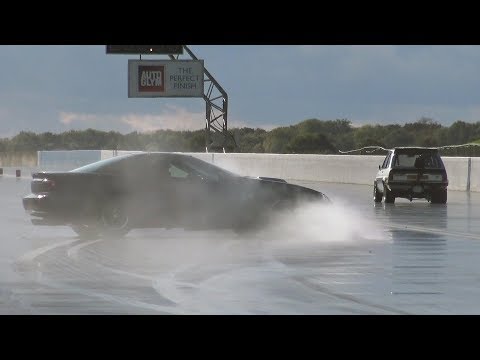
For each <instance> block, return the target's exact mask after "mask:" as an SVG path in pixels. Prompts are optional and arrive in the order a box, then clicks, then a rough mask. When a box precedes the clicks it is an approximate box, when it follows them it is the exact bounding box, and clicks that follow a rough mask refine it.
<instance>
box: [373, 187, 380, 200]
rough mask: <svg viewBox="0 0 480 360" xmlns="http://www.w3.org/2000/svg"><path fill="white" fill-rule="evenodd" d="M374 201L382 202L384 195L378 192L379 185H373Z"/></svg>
mask: <svg viewBox="0 0 480 360" xmlns="http://www.w3.org/2000/svg"><path fill="white" fill-rule="evenodd" d="M373 201H375V202H376V203H379V202H382V194H380V193H379V192H378V189H377V184H376V183H374V184H373Z"/></svg>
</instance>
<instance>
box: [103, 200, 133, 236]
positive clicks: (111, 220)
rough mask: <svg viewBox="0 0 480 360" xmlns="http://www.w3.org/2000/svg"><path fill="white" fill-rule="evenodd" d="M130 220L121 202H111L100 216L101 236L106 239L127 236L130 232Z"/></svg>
mask: <svg viewBox="0 0 480 360" xmlns="http://www.w3.org/2000/svg"><path fill="white" fill-rule="evenodd" d="M129 220H130V219H129V217H128V214H127V211H126V210H125V207H124V206H123V205H122V204H121V202H118V201H114V202H109V203H107V204H106V205H105V206H104V207H103V209H102V212H101V215H100V226H101V234H102V235H103V236H106V237H111V236H123V235H126V234H127V233H128V232H129V231H130V227H129V223H130V221H129Z"/></svg>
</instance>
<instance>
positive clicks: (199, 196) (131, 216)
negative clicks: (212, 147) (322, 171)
mask: <svg viewBox="0 0 480 360" xmlns="http://www.w3.org/2000/svg"><path fill="white" fill-rule="evenodd" d="M32 177H33V180H32V183H31V191H32V193H31V194H29V195H27V196H25V197H24V198H23V206H24V208H25V210H27V211H28V212H30V214H31V216H32V217H33V219H32V222H33V223H34V224H37V225H68V226H71V227H72V229H73V230H74V231H75V232H77V233H78V234H79V235H80V236H87V237H91V236H99V235H100V236H111V235H113V236H121V235H124V234H126V233H127V232H128V231H129V230H130V229H133V228H148V227H160V228H185V229H215V228H231V229H234V230H236V231H242V230H246V229H251V228H253V229H254V228H256V227H258V226H260V225H263V224H265V222H266V221H267V217H268V215H269V214H270V213H272V210H283V209H289V208H292V207H294V206H296V205H298V204H299V203H300V202H302V201H311V200H313V201H326V202H329V199H328V197H327V196H325V195H324V194H323V193H321V192H319V191H316V190H313V189H309V188H306V187H302V186H298V185H294V184H289V183H287V182H286V181H285V180H282V179H276V178H267V177H259V178H253V177H245V176H239V175H236V174H233V173H231V172H229V171H227V170H224V169H222V168H220V167H218V166H215V165H213V164H210V163H208V162H205V161H202V160H200V159H198V158H195V157H193V156H190V155H185V154H179V153H134V154H129V155H124V156H118V157H113V158H110V159H106V160H101V161H98V162H95V163H92V164H89V165H86V166H83V167H80V168H78V169H74V170H71V171H69V172H38V173H34V174H32Z"/></svg>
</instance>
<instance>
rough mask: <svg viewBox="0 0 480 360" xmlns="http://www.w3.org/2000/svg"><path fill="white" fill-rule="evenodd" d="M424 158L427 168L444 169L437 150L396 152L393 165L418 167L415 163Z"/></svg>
mask: <svg viewBox="0 0 480 360" xmlns="http://www.w3.org/2000/svg"><path fill="white" fill-rule="evenodd" d="M421 159H423V161H424V164H425V169H442V168H443V162H442V159H441V158H440V155H439V154H438V153H436V152H426V153H425V152H407V153H397V154H395V156H394V158H393V162H392V167H416V166H415V164H418V162H419V161H420V160H421Z"/></svg>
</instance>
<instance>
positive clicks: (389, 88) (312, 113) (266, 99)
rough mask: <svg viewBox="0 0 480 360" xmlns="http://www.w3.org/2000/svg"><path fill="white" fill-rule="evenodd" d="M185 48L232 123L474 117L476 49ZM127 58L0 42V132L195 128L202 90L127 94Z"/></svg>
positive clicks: (479, 88)
mask: <svg viewBox="0 0 480 360" xmlns="http://www.w3.org/2000/svg"><path fill="white" fill-rule="evenodd" d="M189 47H190V49H191V50H192V51H193V52H194V54H195V55H196V56H197V57H198V58H199V59H203V60H204V65H205V68H206V69H207V70H208V71H209V72H210V73H211V74H212V75H213V76H214V77H215V78H216V79H217V81H218V82H219V83H220V84H221V86H222V87H223V88H224V89H225V90H226V92H227V93H228V96H229V110H228V111H229V112H228V126H229V128H232V127H244V126H248V127H253V128H257V127H260V128H264V129H266V130H269V129H272V128H274V127H278V126H288V125H294V124H296V123H298V122H300V121H303V120H305V119H311V118H317V119H320V120H335V119H348V120H350V121H351V122H352V124H353V125H354V126H361V125H365V124H405V123H407V122H415V121H417V120H418V119H420V118H422V117H427V118H431V119H433V120H435V121H437V122H438V123H440V124H442V125H444V126H449V125H451V124H452V123H453V122H455V121H457V120H462V121H466V122H477V121H480V46H463V45H449V46H441V45H432V46H423V45H414V46H413V45H412V46H407V45H400V46H393V45H392V46H390V45H355V46H348V45H319V46H316V45H315V46H313V45H296V46H295V45H288V46H287V45H285V46H278V45H204V46H202V45H192V46H189ZM128 59H136V60H138V59H139V56H138V55H113V54H106V49H105V46H103V45H92V46H90V45H78V46H77V45H32V46H27V45H22V46H17V45H0V64H1V66H0V137H2V138H5V137H12V136H14V135H16V134H18V133H19V132H20V131H33V132H36V133H40V132H47V131H49V132H54V133H60V132H64V131H68V130H72V129H75V130H82V129H87V128H93V129H98V130H103V131H111V130H113V131H119V132H121V133H123V134H125V133H129V132H132V131H139V132H145V131H153V130H158V129H173V130H198V129H203V128H204V124H205V120H204V118H205V101H204V100H203V99H202V98H128V68H127V67H128ZM142 59H158V60H167V59H168V58H167V57H166V56H164V55H163V56H162V55H157V56H153V55H148V56H142ZM180 59H184V60H187V59H189V57H188V56H187V55H182V56H180Z"/></svg>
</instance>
